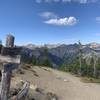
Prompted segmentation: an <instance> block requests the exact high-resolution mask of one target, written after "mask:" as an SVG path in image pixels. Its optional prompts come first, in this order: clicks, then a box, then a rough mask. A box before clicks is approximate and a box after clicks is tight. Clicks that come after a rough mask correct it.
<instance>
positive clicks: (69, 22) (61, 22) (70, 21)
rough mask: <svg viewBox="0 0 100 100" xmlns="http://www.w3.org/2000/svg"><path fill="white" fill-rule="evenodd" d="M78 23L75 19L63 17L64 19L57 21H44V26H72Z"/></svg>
mask: <svg viewBox="0 0 100 100" xmlns="http://www.w3.org/2000/svg"><path fill="white" fill-rule="evenodd" d="M77 22H78V20H77V19H76V18H75V17H69V18H67V17H65V18H59V19H57V18H56V19H50V20H47V21H45V22H44V23H46V24H51V25H58V26H72V25H75V24H76V23H77Z"/></svg>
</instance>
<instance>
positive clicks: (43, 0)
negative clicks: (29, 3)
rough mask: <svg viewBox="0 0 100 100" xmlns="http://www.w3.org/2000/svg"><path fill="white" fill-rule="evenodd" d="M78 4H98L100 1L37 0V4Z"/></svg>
mask: <svg viewBox="0 0 100 100" xmlns="http://www.w3.org/2000/svg"><path fill="white" fill-rule="evenodd" d="M60 1H61V2H64V3H67V2H77V3H81V4H87V3H96V2H99V0H36V2H37V3H41V2H44V3H49V2H60Z"/></svg>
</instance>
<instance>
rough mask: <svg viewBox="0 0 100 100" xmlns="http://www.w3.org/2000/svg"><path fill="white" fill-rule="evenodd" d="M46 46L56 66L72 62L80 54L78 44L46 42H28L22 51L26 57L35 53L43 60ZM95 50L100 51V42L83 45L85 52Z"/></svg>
mask: <svg viewBox="0 0 100 100" xmlns="http://www.w3.org/2000/svg"><path fill="white" fill-rule="evenodd" d="M45 47H47V48H48V56H49V59H50V60H51V62H52V64H53V65H54V66H58V65H62V64H63V63H64V62H66V63H70V62H71V61H72V60H73V59H75V58H76V56H77V55H78V44H69V45H67V44H46V45H39V46H38V45H33V44H28V45H26V46H23V50H22V53H23V55H24V56H25V57H26V58H31V57H32V56H33V55H34V56H35V57H36V58H38V59H39V60H40V61H41V62H42V61H43V53H44V49H45ZM93 50H95V51H96V52H100V44H98V43H95V42H93V43H90V44H86V45H83V50H82V51H83V53H85V54H86V53H87V54H88V53H90V52H92V51H93Z"/></svg>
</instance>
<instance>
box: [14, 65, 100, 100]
mask: <svg viewBox="0 0 100 100" xmlns="http://www.w3.org/2000/svg"><path fill="white" fill-rule="evenodd" d="M24 71H25V72H24V74H22V75H17V77H15V78H13V80H12V84H13V85H14V82H15V84H16V83H17V82H18V81H19V80H27V81H30V83H31V89H32V88H33V89H34V88H37V87H38V88H40V89H41V91H44V92H46V93H47V92H52V93H55V94H56V95H57V96H58V98H59V100H100V85H99V84H95V83H83V82H81V81H80V78H78V77H75V76H74V75H71V74H69V73H64V72H60V71H57V70H54V69H50V68H44V67H34V68H33V69H31V70H24ZM32 95H33V96H35V93H34V92H33V93H32ZM37 96H38V94H37ZM38 100H39V98H38ZM40 100H43V99H42V98H41V99H40Z"/></svg>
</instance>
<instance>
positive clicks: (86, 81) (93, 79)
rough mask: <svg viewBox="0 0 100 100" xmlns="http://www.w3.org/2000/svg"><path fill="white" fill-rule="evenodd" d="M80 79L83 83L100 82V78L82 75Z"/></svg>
mask: <svg viewBox="0 0 100 100" xmlns="http://www.w3.org/2000/svg"><path fill="white" fill-rule="evenodd" d="M81 81H82V82H84V83H100V79H95V78H91V77H83V78H81Z"/></svg>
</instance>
